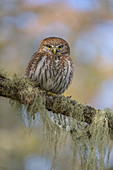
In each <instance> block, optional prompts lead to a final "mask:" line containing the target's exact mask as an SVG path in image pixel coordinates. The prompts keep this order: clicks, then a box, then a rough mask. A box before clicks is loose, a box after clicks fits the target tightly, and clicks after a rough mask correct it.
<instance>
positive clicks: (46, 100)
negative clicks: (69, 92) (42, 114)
mask: <svg viewBox="0 0 113 170" xmlns="http://www.w3.org/2000/svg"><path fill="white" fill-rule="evenodd" d="M0 96H3V97H6V98H10V99H12V100H16V101H19V102H20V103H22V104H25V105H27V106H28V108H29V107H32V108H33V112H35V113H36V112H37V111H39V107H40V108H41V107H43V108H46V109H47V110H49V111H52V112H54V113H56V114H58V113H60V114H62V115H65V116H70V117H73V118H76V119H77V120H78V121H83V122H86V123H88V124H91V123H92V122H93V118H94V117H95V115H96V114H99V115H101V114H100V112H103V111H101V110H98V109H95V108H93V107H91V106H86V105H83V104H81V103H79V102H78V101H76V100H74V99H72V98H70V97H65V96H62V95H56V96H50V95H48V94H47V93H46V92H45V91H42V90H40V89H39V88H38V87H36V84H35V83H34V82H31V81H30V80H28V79H26V78H24V77H22V76H20V75H16V74H15V75H14V76H13V77H12V78H10V77H9V76H8V74H6V73H4V72H3V71H2V72H1V73H0ZM104 112H105V116H106V117H107V118H108V126H109V127H110V129H111V130H112V131H113V112H112V111H111V110H110V109H106V110H105V111H104Z"/></svg>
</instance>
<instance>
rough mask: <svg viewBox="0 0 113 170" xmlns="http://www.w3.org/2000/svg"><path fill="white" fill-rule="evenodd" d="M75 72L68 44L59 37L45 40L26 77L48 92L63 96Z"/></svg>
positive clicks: (28, 67) (32, 59)
mask: <svg viewBox="0 0 113 170" xmlns="http://www.w3.org/2000/svg"><path fill="white" fill-rule="evenodd" d="M73 72H74V64H73V62H72V59H71V57H70V47H69V45H68V43H67V42H66V41H65V40H64V39H62V38H58V37H49V38H46V39H44V40H43V41H42V42H41V44H40V46H39V49H38V51H37V52H35V53H34V54H33V56H32V58H31V60H30V62H29V64H28V66H27V68H26V77H28V78H30V79H32V80H34V81H36V82H37V86H38V87H39V88H41V89H44V90H45V91H47V92H51V93H54V94H62V93H63V92H64V91H65V90H66V89H67V88H68V86H69V84H70V82H71V80H72V77H73Z"/></svg>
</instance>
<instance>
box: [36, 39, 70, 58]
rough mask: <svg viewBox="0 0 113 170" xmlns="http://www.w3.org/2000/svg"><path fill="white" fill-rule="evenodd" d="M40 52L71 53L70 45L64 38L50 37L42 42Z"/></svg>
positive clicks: (53, 53)
mask: <svg viewBox="0 0 113 170" xmlns="http://www.w3.org/2000/svg"><path fill="white" fill-rule="evenodd" d="M38 52H48V53H49V54H51V55H61V54H63V55H70V47H69V45H68V43H67V42H66V41H65V40H64V39H62V38H58V37H48V38H46V39H44V40H43V41H42V42H41V44H40V47H39V50H38Z"/></svg>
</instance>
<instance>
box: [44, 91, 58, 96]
mask: <svg viewBox="0 0 113 170" xmlns="http://www.w3.org/2000/svg"><path fill="white" fill-rule="evenodd" d="M46 94H47V95H49V96H53V97H54V96H56V94H54V93H52V92H49V91H48V92H47V93H46Z"/></svg>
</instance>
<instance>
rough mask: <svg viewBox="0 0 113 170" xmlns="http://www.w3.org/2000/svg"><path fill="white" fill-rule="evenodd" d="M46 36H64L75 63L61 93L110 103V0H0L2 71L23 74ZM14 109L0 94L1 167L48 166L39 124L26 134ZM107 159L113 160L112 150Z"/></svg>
mask: <svg viewBox="0 0 113 170" xmlns="http://www.w3.org/2000/svg"><path fill="white" fill-rule="evenodd" d="M49 36H58V37H61V38H64V39H65V40H66V41H67V42H69V44H70V47H71V57H72V59H73V62H74V63H75V66H76V68H75V75H74V80H73V82H72V84H71V85H70V87H69V89H68V90H67V91H66V92H65V95H66V96H67V95H69V96H72V97H73V98H75V99H76V100H78V101H79V102H82V103H85V104H88V105H92V106H94V107H96V108H100V109H104V108H106V107H108V108H111V109H113V1H112V0H103V1H101V0H41V1H40V0H0V67H1V68H2V69H3V70H4V71H7V72H8V73H9V74H10V75H13V74H14V73H19V74H21V75H24V73H25V69H26V66H27V64H28V62H29V60H30V58H31V56H32V54H33V53H34V52H35V51H37V49H38V46H39V44H40V42H41V41H42V40H43V39H44V38H46V37H49ZM16 112H17V111H16V109H14V107H12V106H11V105H10V103H9V99H4V98H1V99H0V168H1V169H4V170H5V169H8V170H10V169H11V170H13V169H16V170H18V169H19V170H20V169H22V170H24V169H25V170H35V169H42V170H44V169H50V166H51V159H49V160H48V161H47V162H46V160H45V157H43V156H42V157H40V155H41V148H40V146H41V133H42V129H41V125H40V126H39V125H36V126H35V127H33V129H32V132H31V133H30V132H28V133H27V134H26V128H25V127H24V126H23V123H22V121H21V120H20V119H19V116H18V114H17V113H16ZM24 128H25V129H24ZM24 130H25V133H24ZM64 155H65V154H64ZM69 157H70V154H69V153H68V152H67V154H66V155H65V156H63V158H62V159H63V161H62V163H61V165H60V163H59V166H58V167H57V169H68V166H67V165H66V164H65V162H66V161H67V160H69ZM110 160H111V161H110V162H111V166H113V163H112V162H113V152H112V153H111V157H110ZM67 162H68V161H67Z"/></svg>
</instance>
